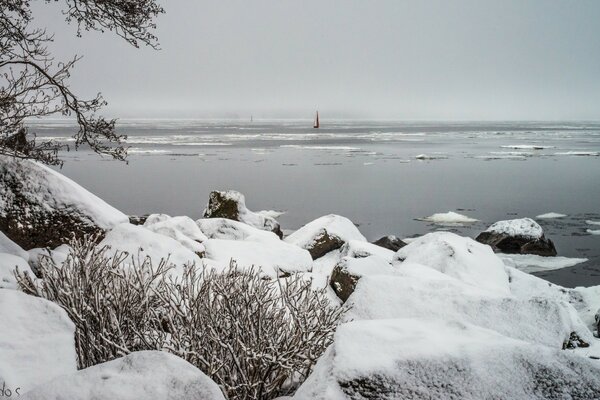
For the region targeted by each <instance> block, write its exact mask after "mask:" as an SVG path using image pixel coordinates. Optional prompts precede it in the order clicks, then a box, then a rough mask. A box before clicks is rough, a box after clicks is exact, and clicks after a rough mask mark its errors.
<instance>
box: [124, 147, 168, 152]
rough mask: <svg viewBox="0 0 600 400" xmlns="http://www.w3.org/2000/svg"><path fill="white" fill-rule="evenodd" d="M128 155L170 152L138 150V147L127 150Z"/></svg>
mask: <svg viewBox="0 0 600 400" xmlns="http://www.w3.org/2000/svg"><path fill="white" fill-rule="evenodd" d="M127 153H129V154H169V153H171V150H159V149H140V148H138V147H132V148H130V149H128V150H127Z"/></svg>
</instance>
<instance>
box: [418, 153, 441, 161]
mask: <svg viewBox="0 0 600 400" xmlns="http://www.w3.org/2000/svg"><path fill="white" fill-rule="evenodd" d="M415 158H416V159H417V160H443V159H446V158H448V157H447V156H444V155H429V154H419V155H416V156H415Z"/></svg>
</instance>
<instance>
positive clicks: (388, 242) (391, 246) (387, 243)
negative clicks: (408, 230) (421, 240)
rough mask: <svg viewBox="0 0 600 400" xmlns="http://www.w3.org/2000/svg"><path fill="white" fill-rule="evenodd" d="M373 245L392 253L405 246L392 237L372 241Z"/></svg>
mask: <svg viewBox="0 0 600 400" xmlns="http://www.w3.org/2000/svg"><path fill="white" fill-rule="evenodd" d="M373 244H375V245H377V246H379V247H383V248H385V249H388V250H392V251H398V250H400V249H401V248H403V247H404V246H406V243H404V242H403V241H402V240H400V239H398V238H397V237H396V236H394V235H388V236H384V237H382V238H381V239H378V240H376V241H374V242H373Z"/></svg>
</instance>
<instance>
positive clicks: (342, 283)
mask: <svg viewBox="0 0 600 400" xmlns="http://www.w3.org/2000/svg"><path fill="white" fill-rule="evenodd" d="M392 273H393V269H392V266H391V265H390V262H389V260H386V259H384V258H381V257H379V256H377V255H369V256H367V257H360V258H352V257H344V258H343V259H342V260H341V261H340V262H339V263H338V264H337V265H336V266H335V267H334V268H333V272H332V273H331V278H330V279H329V286H331V288H332V289H333V291H334V293H335V294H336V296H337V297H339V298H340V300H342V301H346V300H348V297H349V296H350V295H351V294H352V293H353V292H354V289H355V288H356V284H357V283H358V280H359V279H360V278H362V277H363V276H365V275H369V276H371V275H380V274H392Z"/></svg>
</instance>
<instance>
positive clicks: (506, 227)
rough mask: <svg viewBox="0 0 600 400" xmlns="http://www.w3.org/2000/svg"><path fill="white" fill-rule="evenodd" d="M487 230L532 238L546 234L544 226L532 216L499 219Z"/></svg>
mask: <svg viewBox="0 0 600 400" xmlns="http://www.w3.org/2000/svg"><path fill="white" fill-rule="evenodd" d="M486 232H494V233H500V234H506V235H509V236H523V237H527V238H532V239H539V238H541V237H542V235H543V234H544V230H543V229H542V227H541V226H540V225H539V224H538V223H537V222H535V221H534V220H532V219H531V218H519V219H509V220H506V221H498V222H496V223H494V224H492V225H491V226H490V227H489V228H487V229H486Z"/></svg>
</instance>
